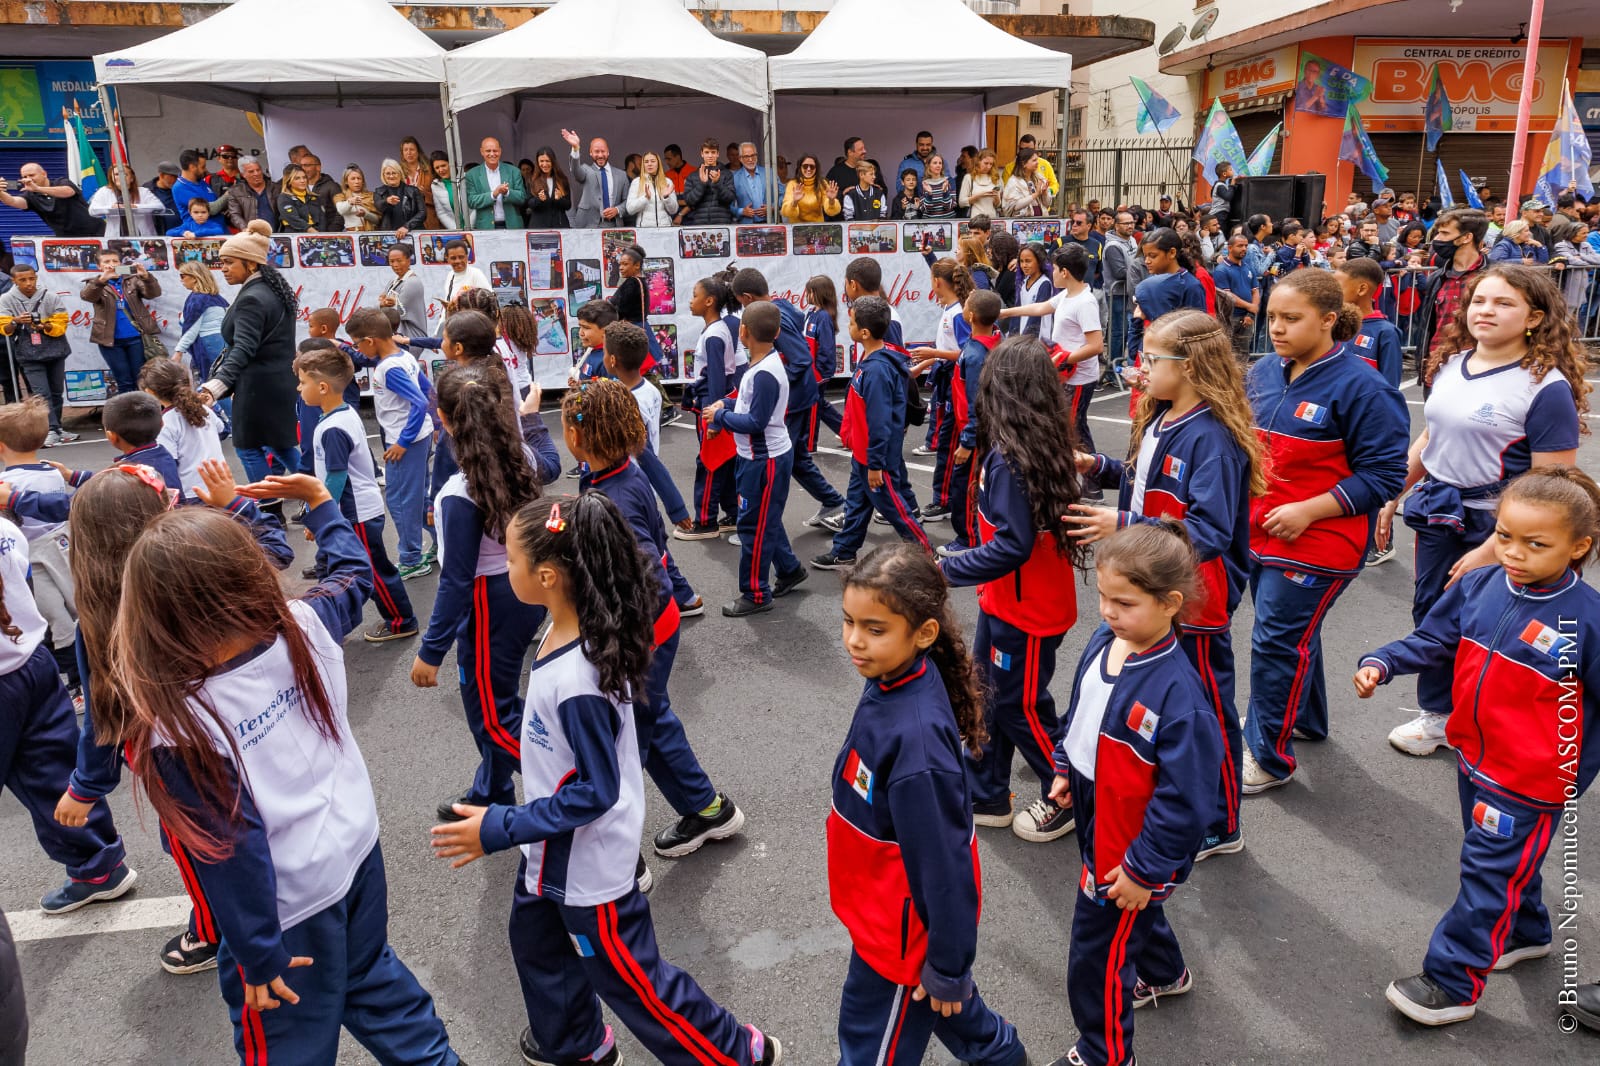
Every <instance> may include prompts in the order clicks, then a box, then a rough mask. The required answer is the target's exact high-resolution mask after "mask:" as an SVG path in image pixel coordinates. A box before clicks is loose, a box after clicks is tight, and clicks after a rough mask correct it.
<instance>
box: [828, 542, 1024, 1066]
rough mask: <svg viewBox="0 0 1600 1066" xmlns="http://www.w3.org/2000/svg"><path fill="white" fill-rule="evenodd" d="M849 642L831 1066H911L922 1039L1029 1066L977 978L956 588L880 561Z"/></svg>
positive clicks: (858, 589) (969, 689) (970, 703)
mask: <svg viewBox="0 0 1600 1066" xmlns="http://www.w3.org/2000/svg"><path fill="white" fill-rule="evenodd" d="M843 642H844V650H845V654H847V655H849V656H850V662H851V665H853V666H854V667H855V668H856V672H857V673H859V674H860V675H861V676H862V677H863V678H865V679H866V681H865V684H864V685H863V687H862V690H861V699H860V701H859V703H857V705H856V711H855V715H854V716H853V717H852V718H851V720H850V729H849V732H847V733H846V734H845V738H844V745H843V746H842V747H841V748H840V749H839V756H838V758H837V759H835V760H834V766H833V776H832V778H831V780H832V782H833V809H832V810H831V811H830V812H829V814H828V894H829V898H830V900H831V902H832V904H833V912H834V914H835V915H837V916H838V918H839V921H840V922H842V923H843V924H844V927H845V929H846V930H848V931H849V934H850V944H851V950H850V966H849V970H848V971H847V972H846V976H845V982H844V991H843V993H842V995H841V997H840V1000H841V1002H840V1006H839V1049H840V1057H839V1062H840V1066H874V1064H878V1063H885V1062H921V1061H922V1058H923V1053H924V1051H925V1050H926V1048H927V1046H928V1038H929V1037H930V1036H937V1037H938V1038H939V1041H940V1042H941V1043H942V1044H944V1045H945V1047H946V1048H948V1049H949V1050H950V1052H951V1053H952V1054H953V1055H955V1056H956V1058H958V1059H960V1060H961V1061H962V1062H968V1063H973V1064H976V1066H1018V1064H1021V1063H1026V1062H1027V1061H1028V1055H1027V1050H1026V1049H1025V1048H1024V1047H1023V1046H1022V1041H1021V1040H1020V1039H1019V1038H1018V1037H1017V1031H1016V1028H1015V1027H1014V1026H1012V1024H1011V1023H1010V1022H1008V1021H1006V1020H1005V1019H1004V1018H1002V1017H1000V1015H998V1014H997V1013H995V1011H994V1010H993V1009H992V1008H990V1007H989V1005H988V1004H987V1003H985V1002H984V1001H983V998H982V997H981V996H980V995H979V994H978V989H977V985H976V984H975V983H974V982H973V978H972V963H973V960H974V959H975V958H976V956H977V953H978V914H979V911H980V910H981V906H982V899H983V873H982V871H981V869H980V867H979V863H978V840H977V836H976V835H975V834H974V832H973V828H972V796H971V793H970V791H969V790H968V787H967V774H966V766H967V762H968V756H969V754H970V755H971V756H977V755H978V754H979V753H980V752H981V751H982V749H983V745H984V742H985V741H986V740H987V739H988V734H987V733H986V731H985V727H984V713H983V694H982V685H981V682H980V680H979V678H978V673H977V669H976V667H975V665H974V663H973V661H972V656H971V655H970V654H968V652H967V646H966V643H965V642H964V641H963V640H962V639H961V631H960V629H959V628H958V627H957V625H956V621H955V612H954V611H953V610H952V609H951V606H950V588H949V586H948V585H947V584H946V583H945V580H944V577H943V575H941V574H940V573H939V569H938V567H936V566H935V565H934V564H933V561H932V560H931V559H930V558H929V557H928V554H927V552H924V551H922V550H921V549H920V548H916V547H913V546H912V545H910V544H897V545H893V546H886V547H882V548H878V549H875V550H874V551H872V552H871V553H869V554H868V555H867V556H866V557H864V558H863V559H862V560H861V561H860V563H858V564H857V565H856V566H855V568H854V569H852V570H850V571H849V572H848V573H847V574H846V575H845V579H844V633H843ZM885 1048H892V1049H893V1050H891V1051H890V1052H889V1053H888V1056H887V1057H885V1055H884V1049H885Z"/></svg>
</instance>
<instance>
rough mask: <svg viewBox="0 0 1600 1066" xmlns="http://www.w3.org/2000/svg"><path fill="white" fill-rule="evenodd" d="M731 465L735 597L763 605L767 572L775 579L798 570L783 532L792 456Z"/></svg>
mask: <svg viewBox="0 0 1600 1066" xmlns="http://www.w3.org/2000/svg"><path fill="white" fill-rule="evenodd" d="M734 462H736V463H738V464H739V468H738V478H739V594H740V595H741V596H743V597H744V598H745V599H747V600H749V601H750V602H751V603H767V602H769V601H770V600H771V599H772V586H771V584H769V583H768V582H767V572H768V571H769V570H771V569H772V568H773V567H774V566H776V567H777V573H778V576H779V577H788V576H791V575H793V574H794V573H795V572H796V571H797V570H799V569H800V560H799V559H797V558H795V554H794V549H793V548H791V547H790V546H789V534H788V533H787V532H785V531H784V528H783V508H784V505H785V504H787V503H788V502H789V471H790V468H791V466H792V464H793V463H794V453H793V452H784V453H783V454H782V455H779V456H774V457H773V458H770V459H746V458H744V457H743V456H740V457H739V458H737V459H735V460H734Z"/></svg>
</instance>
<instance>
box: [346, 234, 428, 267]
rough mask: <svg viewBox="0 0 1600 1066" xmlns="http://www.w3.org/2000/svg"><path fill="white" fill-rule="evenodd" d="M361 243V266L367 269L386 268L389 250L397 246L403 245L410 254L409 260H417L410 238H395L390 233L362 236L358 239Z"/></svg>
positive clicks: (415, 249) (415, 247)
mask: <svg viewBox="0 0 1600 1066" xmlns="http://www.w3.org/2000/svg"><path fill="white" fill-rule="evenodd" d="M358 239H359V240H360V242H361V265H362V266H369V267H386V266H388V265H389V249H391V248H393V247H394V246H395V245H397V244H403V245H405V246H406V249H407V250H408V251H409V252H410V253H411V258H412V259H413V260H415V259H416V258H417V246H416V245H415V244H414V243H412V240H411V238H410V237H396V236H395V235H394V234H392V233H381V234H379V233H374V234H370V235H368V234H363V235H362V236H361V237H360V238H358Z"/></svg>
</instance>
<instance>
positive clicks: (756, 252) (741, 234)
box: [733, 226, 789, 259]
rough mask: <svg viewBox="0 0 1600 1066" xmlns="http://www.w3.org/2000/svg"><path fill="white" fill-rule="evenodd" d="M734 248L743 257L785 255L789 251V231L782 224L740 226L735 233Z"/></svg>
mask: <svg viewBox="0 0 1600 1066" xmlns="http://www.w3.org/2000/svg"><path fill="white" fill-rule="evenodd" d="M733 248H734V251H735V252H736V253H738V255H739V257H740V258H741V259H744V258H748V257H750V256H757V257H760V256H771V255H785V254H787V253H788V251H789V231H788V230H786V229H784V228H783V227H782V226H740V227H739V228H738V229H737V230H735V231H734V234H733Z"/></svg>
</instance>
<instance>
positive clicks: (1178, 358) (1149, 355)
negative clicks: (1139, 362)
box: [1144, 348, 1189, 363]
mask: <svg viewBox="0 0 1600 1066" xmlns="http://www.w3.org/2000/svg"><path fill="white" fill-rule="evenodd" d="M1144 358H1146V359H1148V360H1150V361H1151V362H1153V363H1159V362H1161V361H1162V360H1166V361H1167V362H1170V363H1187V362H1188V361H1189V357H1188V356H1187V355H1157V354H1155V353H1154V352H1152V351H1151V350H1150V349H1148V348H1146V349H1145V350H1144Z"/></svg>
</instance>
